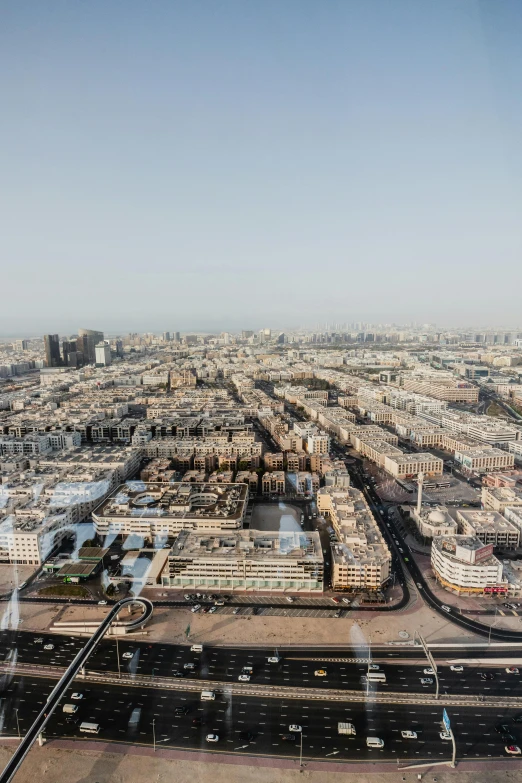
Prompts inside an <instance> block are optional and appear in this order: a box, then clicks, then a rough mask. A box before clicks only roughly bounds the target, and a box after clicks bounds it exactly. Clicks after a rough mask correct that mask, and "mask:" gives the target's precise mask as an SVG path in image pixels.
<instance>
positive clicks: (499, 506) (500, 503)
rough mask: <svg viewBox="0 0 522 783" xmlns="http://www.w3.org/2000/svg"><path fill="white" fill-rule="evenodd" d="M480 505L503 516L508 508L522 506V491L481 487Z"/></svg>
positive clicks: (508, 488)
mask: <svg viewBox="0 0 522 783" xmlns="http://www.w3.org/2000/svg"><path fill="white" fill-rule="evenodd" d="M481 499H482V505H483V506H484V508H485V509H486V510H490V511H498V513H499V514H503V513H504V510H505V509H506V508H507V507H508V506H513V507H516V506H522V491H521V490H518V489H511V488H510V487H482V497H481Z"/></svg>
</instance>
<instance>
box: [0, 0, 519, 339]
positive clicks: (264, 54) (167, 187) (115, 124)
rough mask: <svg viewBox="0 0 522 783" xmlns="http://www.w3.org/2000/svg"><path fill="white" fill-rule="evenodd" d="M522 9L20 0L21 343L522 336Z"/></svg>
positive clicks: (471, 2)
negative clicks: (339, 329) (39, 336)
mask: <svg viewBox="0 0 522 783" xmlns="http://www.w3.org/2000/svg"><path fill="white" fill-rule="evenodd" d="M521 40H522V3H521V2H520V0H500V1H499V0H484V1H483V2H479V1H478V0H436V2H434V1H433V0H338V1H337V0H315V1H314V2H309V1H308V0H237V2H236V1H235V0H184V1H183V2H181V1H180V2H178V1H177V0H3V2H2V4H1V6H0V98H1V104H0V105H1V109H0V111H1V120H0V150H1V153H0V154H1V166H0V215H1V224H2V228H1V230H0V264H1V269H2V273H1V277H0V287H1V298H0V334H8V333H35V332H41V333H43V332H55V331H60V332H67V331H71V332H72V331H75V330H76V329H77V328H78V327H79V326H85V327H90V328H99V329H103V330H105V331H114V330H118V329H122V330H123V329H136V330H137V329H171V330H173V329H181V330H183V329H197V328H199V329H220V328H224V329H234V328H241V327H243V328H249V327H260V326H264V325H271V326H274V327H275V326H281V327H284V326H289V325H298V324H310V325H315V324H316V323H317V322H318V321H325V320H329V321H333V320H341V321H351V320H354V319H357V320H359V319H364V320H379V321H392V320H394V321H401V322H404V321H410V320H420V321H436V322H438V323H451V324H466V323H470V322H475V323H481V324H485V323H490V324H495V323H496V324H503V325H507V326H509V325H512V326H515V325H522V306H521V302H522V298H521V285H520V284H521V283H522V253H521V250H522V184H521V181H522V144H521V140H522V89H521V85H522V46H521Z"/></svg>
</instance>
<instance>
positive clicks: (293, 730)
mask: <svg viewBox="0 0 522 783" xmlns="http://www.w3.org/2000/svg"><path fill="white" fill-rule="evenodd" d="M302 730H303V727H302V726H298V725H297V723H291V724H290V726H289V727H288V731H289V732H290V734H299V733H300V732H301V731H302Z"/></svg>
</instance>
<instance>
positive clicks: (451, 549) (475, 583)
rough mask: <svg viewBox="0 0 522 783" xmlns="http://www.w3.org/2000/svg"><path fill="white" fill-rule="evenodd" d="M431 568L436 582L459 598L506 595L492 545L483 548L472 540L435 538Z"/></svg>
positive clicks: (499, 564) (447, 537)
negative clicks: (484, 594) (475, 595)
mask: <svg viewBox="0 0 522 783" xmlns="http://www.w3.org/2000/svg"><path fill="white" fill-rule="evenodd" d="M431 566H432V568H433V572H434V574H435V577H436V579H437V581H438V582H439V583H440V584H441V585H443V587H446V588H447V589H448V590H452V591H453V592H456V593H458V594H460V593H467V594H470V595H471V594H474V593H495V592H507V582H506V581H505V580H503V576H502V563H501V562H500V560H498V559H497V558H496V557H495V556H494V555H493V544H483V543H482V541H479V539H478V538H475V537H473V536H440V537H437V538H434V539H433V543H432V545H431Z"/></svg>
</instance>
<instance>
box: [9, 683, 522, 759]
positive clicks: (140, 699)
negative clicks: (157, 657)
mask: <svg viewBox="0 0 522 783" xmlns="http://www.w3.org/2000/svg"><path fill="white" fill-rule="evenodd" d="M51 687H52V684H51V683H50V682H49V680H44V679H38V678H36V677H19V676H12V677H4V678H2V691H1V694H0V699H1V703H0V733H1V734H2V735H4V736H16V735H17V734H18V730H20V733H21V734H22V736H23V734H24V733H25V732H26V731H27V729H28V728H29V726H30V724H31V722H32V721H33V720H34V718H35V716H36V714H37V713H38V711H39V710H40V709H41V707H42V706H43V704H44V702H45V699H46V698H47V696H48V694H49V692H50V689H51ZM72 692H80V693H81V694H82V696H83V698H82V699H81V700H79V701H78V700H75V701H73V700H72V699H71V698H70V696H69V695H66V696H65V697H64V699H63V701H62V704H65V703H71V704H77V705H78V707H79V709H78V712H77V714H76V715H74V716H72V720H70V721H68V716H67V715H65V714H64V713H63V711H62V709H61V708H60V707H58V709H57V711H56V712H55V714H54V715H53V717H52V718H51V720H50V721H49V724H48V726H47V728H46V731H45V735H46V736H48V737H65V738H78V739H79V738H85V737H87V738H88V739H93V735H90V734H87V735H86V734H82V733H81V732H80V730H79V726H80V723H81V722H83V721H88V722H91V723H97V724H99V725H100V733H99V734H98V735H95V736H94V738H96V739H100V740H103V741H104V742H106V741H115V742H126V743H132V744H146V745H153V743H154V741H155V742H156V747H170V748H182V749H186V750H199V751H211V752H220V753H223V752H225V753H236V754H239V755H241V754H246V755H252V754H254V755H266V756H282V757H293V758H296V757H298V756H299V750H300V742H299V740H300V737H299V734H298V733H295V736H296V740H297V741H295V742H289V741H285V740H284V739H283V736H286V735H288V734H289V733H290V731H289V726H290V725H291V724H298V725H300V726H302V734H303V761H304V762H305V763H306V761H307V760H310V759H330V760H338V761H343V762H346V761H349V760H350V759H365V760H372V761H379V760H385V759H397V758H400V759H401V760H402V761H403V762H405V763H407V762H411V763H414V762H420V761H423V760H431V761H442V760H444V759H448V758H450V756H451V743H450V742H447V741H444V740H442V739H441V738H440V736H439V732H440V730H441V726H440V723H441V718H442V715H441V708H436V707H434V706H431V705H430V706H423V705H419V706H414V705H408V706H400V705H387V704H386V705H375V704H372V705H366V704H364V703H358V704H331V705H330V706H328V703H327V702H323V701H322V702H319V703H317V702H306V701H297V700H295V701H293V700H292V699H269V698H262V697H260V698H248V697H245V696H243V695H237V696H232V695H231V694H230V693H226V692H225V693H223V694H218V695H217V697H216V700H215V701H213V702H202V701H200V699H199V698H198V695H197V694H194V693H190V692H186V691H178V692H174V693H173V692H169V693H167V694H162V692H161V691H154V692H152V691H142V690H140V689H139V688H132V687H129V686H128V685H124V686H121V687H118V686H113V687H107V686H104V685H94V684H91V683H83V682H78V681H76V682H75V683H74V685H73V686H72V688H71V690H70V691H69V692H68V694H70V693H72ZM185 711H186V714H182V712H185ZM448 712H449V714H450V719H451V721H452V728H453V730H454V733H455V737H456V743H457V758H472V759H477V758H482V759H484V758H485V759H487V758H498V757H506V753H505V750H504V747H505V745H506V744H512V743H514V742H516V744H521V743H522V724H520V723H514V722H513V721H512V718H513V717H514V716H515V715H517V714H518V713H517V712H515V711H506V710H503V709H499V708H496V707H494V708H484V707H483V706H482V705H481V706H479V707H472V708H462V707H459V708H454V710H453V709H449V710H448ZM17 719H18V722H17ZM195 720H196V723H195V722H194V721H195ZM339 721H343V722H350V723H353V724H354V726H355V728H356V732H357V734H356V736H355V737H347V736H343V735H339V734H338V732H337V723H338V722H339ZM199 724H201V725H199ZM498 724H507V725H509V729H510V733H511V734H512V736H513V737H514V739H513V740H507V739H503V738H502V735H501V734H499V733H498V732H497V731H496V730H495V726H496V725H498ZM402 730H412V731H415V732H417V735H418V737H417V739H410V740H406V739H403V738H402V737H401V734H400V732H401V731H402ZM241 732H248V735H247V734H243V735H242V734H241ZM210 733H212V734H217V735H218V736H219V741H218V742H216V743H208V742H207V741H206V736H207V734H210ZM250 735H251V736H250ZM367 736H376V737H380V738H381V739H383V740H384V743H385V744H384V748H383V749H382V750H372V749H368V748H367V747H366V737H367ZM513 763H514V764H515V765H516V764H517V761H515V760H514V761H513Z"/></svg>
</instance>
